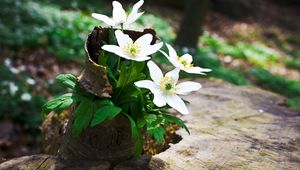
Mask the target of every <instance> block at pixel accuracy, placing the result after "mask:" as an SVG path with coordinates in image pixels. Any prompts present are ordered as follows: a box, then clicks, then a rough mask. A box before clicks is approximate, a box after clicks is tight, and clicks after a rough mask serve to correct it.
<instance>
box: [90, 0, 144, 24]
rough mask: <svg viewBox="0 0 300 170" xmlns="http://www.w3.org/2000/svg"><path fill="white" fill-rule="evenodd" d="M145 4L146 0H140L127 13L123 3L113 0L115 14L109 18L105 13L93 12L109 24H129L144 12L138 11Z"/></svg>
mask: <svg viewBox="0 0 300 170" xmlns="http://www.w3.org/2000/svg"><path fill="white" fill-rule="evenodd" d="M143 4H144V0H140V1H139V2H137V3H136V4H134V6H133V8H132V10H131V13H130V14H129V15H127V14H126V12H125V10H124V9H123V7H122V5H121V4H120V3H119V2H118V1H113V2H112V6H113V16H112V18H109V17H108V16H106V15H103V14H97V13H92V16H93V17H94V18H96V19H98V20H100V21H103V22H105V23H106V24H107V25H110V26H113V27H119V26H120V25H124V26H128V25H129V24H131V23H133V22H134V21H136V20H137V19H138V18H139V17H140V16H141V15H142V14H143V13H144V12H138V9H139V8H140V7H141V6H142V5H143Z"/></svg>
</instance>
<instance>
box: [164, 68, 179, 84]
mask: <svg viewBox="0 0 300 170" xmlns="http://www.w3.org/2000/svg"><path fill="white" fill-rule="evenodd" d="M179 71H180V68H175V69H174V70H172V71H170V72H168V73H167V74H166V76H168V77H171V78H172V79H173V80H174V81H175V83H177V81H178V79H179Z"/></svg>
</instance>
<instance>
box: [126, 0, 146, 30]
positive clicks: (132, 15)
mask: <svg viewBox="0 0 300 170" xmlns="http://www.w3.org/2000/svg"><path fill="white" fill-rule="evenodd" d="M143 4H144V0H140V1H138V2H137V3H136V4H134V5H133V8H132V10H131V12H130V14H129V16H128V18H127V24H131V23H133V22H134V21H135V20H137V19H138V18H139V17H140V16H141V15H142V14H143V12H140V13H138V10H139V8H140V7H141V6H142V5H143Z"/></svg>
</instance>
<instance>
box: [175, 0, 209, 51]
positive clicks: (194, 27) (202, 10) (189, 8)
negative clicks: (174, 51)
mask: <svg viewBox="0 0 300 170" xmlns="http://www.w3.org/2000/svg"><path fill="white" fill-rule="evenodd" d="M208 8H209V0H188V1H186V6H185V10H184V16H183V19H182V21H181V24H180V29H179V32H178V33H177V39H176V42H175V43H176V45H178V46H181V47H190V48H196V47H197V43H198V39H199V36H200V34H201V33H202V26H203V22H204V18H205V16H206V13H207V11H208Z"/></svg>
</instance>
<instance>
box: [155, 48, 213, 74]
mask: <svg viewBox="0 0 300 170" xmlns="http://www.w3.org/2000/svg"><path fill="white" fill-rule="evenodd" d="M166 45H167V47H168V50H169V55H167V54H166V53H165V52H163V51H160V52H161V53H162V54H163V55H165V56H166V57H167V58H168V60H169V61H170V62H171V63H172V64H173V65H174V66H175V67H177V68H180V69H181V70H183V71H185V72H187V73H194V74H203V75H205V73H203V72H210V71H211V69H208V68H201V67H195V66H194V65H193V64H192V62H193V57H192V56H191V55H190V54H184V55H182V56H181V57H179V56H178V55H177V53H176V51H175V49H174V48H173V47H172V46H170V45H169V44H166Z"/></svg>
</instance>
